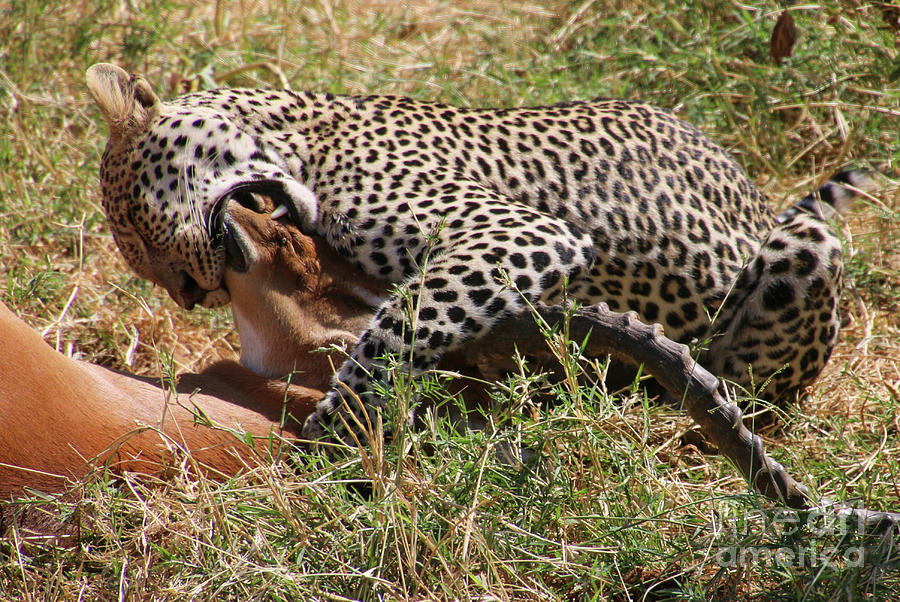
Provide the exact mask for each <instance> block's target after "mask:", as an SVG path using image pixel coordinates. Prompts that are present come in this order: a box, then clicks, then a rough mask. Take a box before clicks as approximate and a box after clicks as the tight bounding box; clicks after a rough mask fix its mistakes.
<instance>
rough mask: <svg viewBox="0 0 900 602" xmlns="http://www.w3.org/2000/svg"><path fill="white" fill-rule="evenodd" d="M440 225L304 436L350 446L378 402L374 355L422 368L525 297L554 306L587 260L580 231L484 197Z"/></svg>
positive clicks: (379, 365) (479, 333) (379, 370)
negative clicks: (331, 439)
mask: <svg viewBox="0 0 900 602" xmlns="http://www.w3.org/2000/svg"><path fill="white" fill-rule="evenodd" d="M470 209H471V206H470ZM484 215H489V216H491V220H487V221H486V220H483V219H482V218H481V217H480V216H484ZM443 223H444V224H445V226H444V227H443V228H442V229H439V230H440V231H439V234H438V235H437V240H438V242H437V244H435V245H434V246H433V247H432V248H431V252H430V255H429V257H428V259H427V261H425V262H423V263H422V264H420V266H419V270H420V271H419V273H417V274H416V275H415V276H413V277H412V278H411V279H408V280H407V281H406V282H405V283H404V284H402V286H401V287H400V290H399V292H398V293H397V294H395V295H393V296H392V297H391V298H390V299H389V300H388V301H387V302H386V303H385V304H384V305H383V306H382V307H381V308H380V309H379V310H378V312H377V314H376V316H375V318H374V319H373V320H372V322H371V323H370V324H369V327H368V329H367V330H366V332H365V333H363V335H362V336H361V338H360V340H359V342H358V343H357V345H356V346H355V348H354V349H353V351H352V352H351V355H350V358H349V359H348V360H347V361H346V362H345V363H344V364H343V365H342V366H341V368H340V370H339V372H338V373H337V375H336V383H335V386H334V388H333V389H332V390H331V391H330V392H329V393H328V395H327V396H326V397H325V398H324V399H323V400H322V401H321V402H320V403H319V404H318V407H317V410H316V412H315V413H314V414H313V415H312V416H310V417H309V418H308V419H307V421H306V424H305V425H304V428H303V435H304V437H305V438H307V439H310V440H317V439H323V438H328V437H329V436H333V437H335V438H337V439H342V440H344V441H345V442H347V443H353V442H354V441H353V437H350V436H349V433H348V431H347V427H348V426H349V428H350V430H351V431H353V433H354V434H355V435H356V436H357V438H358V439H359V441H360V442H365V441H366V439H365V438H363V437H364V435H363V431H364V430H365V429H366V428H367V425H368V424H374V418H375V414H376V412H377V410H378V409H379V408H383V407H384V401H383V399H381V398H380V397H379V396H378V395H377V394H376V393H375V392H374V391H373V386H372V384H373V382H374V381H386V380H387V379H388V378H389V377H390V375H389V374H388V373H387V370H386V368H385V366H384V364H383V362H382V361H381V360H380V359H379V358H383V357H385V356H386V355H388V354H391V355H393V356H394V357H396V358H397V359H398V360H399V361H400V366H401V368H400V369H401V370H405V371H407V372H408V373H409V374H411V375H417V374H421V373H422V372H424V371H426V370H429V369H431V368H434V367H435V366H436V364H437V362H438V360H439V359H440V358H441V356H442V355H443V353H444V352H446V351H450V350H453V349H456V348H458V347H459V346H460V345H461V344H463V343H467V342H470V341H472V340H476V339H479V338H480V337H483V336H484V335H485V334H487V333H488V332H489V331H490V330H491V328H492V327H493V326H494V325H495V324H496V323H497V322H499V321H500V320H502V319H503V318H506V317H508V316H510V315H513V314H515V313H518V312H520V311H522V310H523V309H524V308H525V306H526V301H525V300H526V299H527V300H528V301H534V300H542V301H546V302H558V300H559V298H560V295H561V293H562V288H563V286H564V282H565V281H566V280H570V281H571V280H572V279H576V278H578V277H579V275H580V274H581V273H582V272H584V271H586V270H587V269H589V268H590V266H591V265H592V263H593V260H594V249H593V244H592V243H591V240H590V238H589V237H588V236H587V235H585V234H583V233H581V232H580V231H578V230H577V229H575V228H573V227H572V226H570V225H568V224H566V223H565V222H562V221H561V220H556V219H554V218H551V217H548V216H546V215H543V214H541V213H539V212H536V211H534V210H531V209H528V208H526V207H519V206H516V205H512V204H510V203H506V202H498V200H497V199H494V198H490V197H488V198H484V199H481V201H480V203H479V207H478V211H477V212H473V211H471V210H469V211H466V214H465V215H458V214H454V213H452V212H449V213H447V214H445V215H444V217H443ZM446 224H451V225H452V227H450V226H447V225H446ZM425 225H427V224H425ZM509 283H512V284H513V285H514V286H509V285H508V284H509ZM348 411H349V412H350V413H348Z"/></svg>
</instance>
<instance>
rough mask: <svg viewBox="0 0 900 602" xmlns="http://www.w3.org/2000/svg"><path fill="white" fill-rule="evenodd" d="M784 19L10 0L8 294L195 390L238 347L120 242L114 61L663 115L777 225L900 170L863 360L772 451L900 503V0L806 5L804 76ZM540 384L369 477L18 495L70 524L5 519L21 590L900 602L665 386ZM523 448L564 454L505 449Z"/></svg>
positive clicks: (119, 361)
mask: <svg viewBox="0 0 900 602" xmlns="http://www.w3.org/2000/svg"><path fill="white" fill-rule="evenodd" d="M780 11H781V5H780V4H778V3H775V2H754V3H739V2H734V1H723V2H718V1H717V2H712V1H701V2H693V1H689V2H671V1H664V2H657V3H646V4H645V3H641V2H634V1H633V0H623V1H619V2H613V1H603V0H601V1H592V0H586V1H583V0H580V1H578V2H562V1H555V0H551V1H548V2H499V1H497V0H489V1H485V2H478V1H471V2H467V1H460V2H449V1H445V2H439V1H434V0H432V1H427V2H415V3H408V4H407V3H401V2H390V1H381V2H379V1H374V0H373V1H365V0H360V1H356V2H354V1H349V0H348V1H346V2H339V1H338V2H331V1H330V0H321V1H319V2H313V1H310V2H289V1H281V2H279V1H276V0H258V1H254V0H242V1H241V2H226V1H220V2H218V3H209V4H208V5H203V6H199V7H198V6H193V5H192V3H191V2H187V1H180V0H158V1H156V2H119V1H112V0H95V1H92V2H88V1H73V2H68V3H53V2H32V1H28V0H26V1H23V0H12V2H11V3H10V2H6V3H2V4H0V247H2V249H3V256H4V261H3V262H2V265H0V296H2V299H3V301H4V302H6V303H7V304H9V305H10V306H11V307H13V308H14V309H15V310H16V311H17V312H18V313H19V315H21V316H22V317H23V318H24V319H26V320H27V321H28V322H29V323H30V324H32V325H33V326H34V327H35V328H36V329H39V330H40V331H41V332H42V333H43V334H44V338H45V339H46V340H47V342H48V343H49V344H51V345H53V346H55V347H56V348H57V349H59V350H61V351H62V352H64V353H68V354H71V355H73V356H75V357H78V358H83V359H88V360H90V361H93V362H98V363H102V364H104V365H107V366H112V367H116V368H121V369H126V370H129V371H133V372H137V373H141V374H166V373H171V372H174V371H180V370H185V369H197V368H199V367H201V366H202V365H204V364H206V363H208V362H210V361H212V360H213V359H215V358H217V357H235V356H236V355H237V354H238V353H239V341H238V340H237V338H236V337H235V336H234V334H233V333H232V332H231V320H230V316H229V314H228V312H227V311H208V310H199V311H194V312H191V313H186V312H184V311H181V310H179V309H178V308H177V307H176V306H175V305H174V303H173V302H171V301H170V300H168V299H167V298H165V297H164V294H163V292H162V291H160V290H158V289H154V288H153V287H151V286H150V285H148V284H147V283H145V282H141V281H139V280H137V279H136V278H134V277H133V276H132V275H130V274H129V272H128V270H127V269H126V266H125V265H124V263H123V262H122V260H121V259H120V258H119V256H118V255H117V252H116V249H115V247H114V245H113V242H112V239H111V237H110V235H109V233H108V231H107V228H106V224H105V222H104V217H103V214H102V211H101V209H100V204H99V191H98V184H97V181H98V176H97V164H98V160H99V155H100V152H101V149H102V145H103V143H104V140H105V136H106V129H105V128H106V126H105V124H103V123H102V120H101V118H100V116H99V112H98V111H97V110H96V109H95V107H94V106H92V104H91V102H89V99H88V97H87V94H86V90H85V87H84V85H83V81H84V70H85V69H86V68H87V67H88V66H90V65H91V64H93V63H95V62H98V61H107V62H113V63H117V64H119V65H122V66H123V67H125V68H126V69H128V70H130V71H136V72H141V73H144V74H145V75H146V76H147V77H148V79H149V80H150V81H151V82H153V84H154V86H155V87H156V89H157V91H158V92H159V93H160V94H161V95H162V96H171V95H175V94H178V93H181V92H184V91H188V90H193V89H202V88H208V87H214V86H290V87H292V88H294V89H313V90H320V91H331V92H336V93H371V92H384V93H396V94H406V95H411V96H415V97H417V98H423V99H435V100H442V101H447V102H451V103H456V104H459V105H464V106H478V105H495V106H496V105H528V104H546V103H553V102H557V101H562V100H568V99H576V98H590V97H594V96H613V97H625V98H640V99H645V100H650V101H652V102H654V103H655V104H658V105H660V106H663V107H668V108H671V109H672V110H674V111H675V112H676V113H677V114H678V115H680V116H681V117H683V118H685V119H687V120H689V121H692V122H694V123H696V124H698V125H699V126H700V127H701V128H703V129H704V130H705V131H706V132H708V133H709V134H710V135H711V136H712V137H713V138H714V139H716V140H717V141H719V142H720V143H721V144H723V145H724V146H726V147H727V148H728V149H730V150H731V152H732V153H733V154H734V155H735V156H736V158H737V160H738V161H739V162H740V163H741V164H742V165H743V166H744V167H745V168H746V169H747V170H748V171H749V173H750V174H751V175H752V177H753V178H754V179H755V180H756V181H757V182H758V183H759V185H760V187H761V188H762V189H763V190H765V191H766V193H767V194H768V196H769V199H770V201H771V202H772V203H773V204H774V205H777V206H779V207H781V206H784V205H786V204H789V203H790V202H791V201H792V200H793V199H797V198H798V197H799V196H801V195H802V194H805V193H806V192H807V191H809V190H810V189H812V188H814V187H816V186H817V185H818V184H819V183H820V182H822V181H823V179H825V178H826V177H827V176H828V175H829V174H831V173H833V172H834V171H836V170H837V169H839V168H840V167H841V166H844V165H847V164H853V165H857V166H860V167H865V168H870V169H874V170H877V171H879V172H880V173H882V174H884V175H885V176H886V180H885V181H884V182H883V187H882V188H881V189H880V190H879V191H877V192H876V193H875V194H874V195H873V196H871V197H870V198H867V199H865V201H864V202H863V203H861V206H860V207H859V208H858V209H857V211H856V212H855V213H854V215H853V216H851V218H850V219H849V220H848V222H847V223H846V224H844V225H842V229H843V232H844V236H845V240H846V251H847V255H848V258H847V262H846V267H847V270H846V272H847V276H846V280H847V282H846V290H845V300H844V303H843V308H844V311H845V318H846V319H845V322H846V325H845V328H844V330H843V335H842V340H841V343H840V347H839V348H838V349H837V351H836V353H835V356H834V357H833V359H832V361H831V363H830V365H829V367H828V369H827V371H826V373H825V374H824V375H823V377H822V378H821V379H820V381H819V382H818V383H817V385H816V386H815V387H814V388H813V389H812V390H811V391H810V396H809V397H808V398H807V399H805V400H803V401H802V402H801V403H799V404H798V405H796V406H794V407H793V408H791V409H790V410H789V411H788V413H787V414H786V415H785V416H783V417H782V419H781V420H780V422H779V427H778V428H775V429H770V430H768V431H767V432H765V433H763V434H764V436H765V439H766V443H767V445H768V448H769V450H770V451H771V452H773V453H774V455H775V456H776V457H777V458H778V459H779V460H780V461H781V462H782V463H784V464H785V465H786V466H787V467H788V468H789V470H790V471H791V472H792V474H794V475H795V476H797V477H798V478H800V479H801V480H802V481H804V482H805V483H807V484H808V485H810V486H811V487H812V488H813V490H814V491H815V492H816V494H819V495H827V496H829V497H831V498H837V499H843V500H847V501H850V502H853V503H854V504H857V505H863V506H866V507H870V508H877V509H893V510H900V469H898V463H897V458H898V454H900V434H898V431H900V424H898V418H897V416H898V410H900V394H898V390H900V367H898V362H897V359H898V357H900V351H898V341H900V319H898V317H897V315H898V310H900V250H898V241H900V239H898V232H900V203H898V200H900V187H898V183H897V181H898V179H900V48H898V46H900V44H898V41H900V34H898V26H900V8H898V7H897V6H896V3H895V5H894V6H891V4H890V3H889V2H888V3H883V2H882V3H879V2H857V1H852V0H850V1H846V2H841V3H825V4H804V5H797V6H795V7H794V8H793V9H792V10H791V14H792V15H793V17H794V20H795V23H796V27H797V31H798V40H797V44H796V46H795V48H794V52H793V56H790V57H787V58H785V59H784V60H783V62H782V63H781V65H776V63H775V61H774V60H773V59H772V57H771V56H770V55H769V38H770V36H771V32H772V29H773V26H774V24H775V20H776V18H777V16H778V14H779V13H780ZM0 344H2V342H0ZM0 369H2V367H0ZM584 369H585V370H587V371H588V372H589V373H590V374H594V373H596V366H586V367H585V368H584ZM542 386H543V385H542V381H541V379H540V378H537V377H527V378H519V379H514V380H511V381H510V382H507V383H504V384H503V385H502V386H501V387H499V388H498V397H500V398H502V399H505V400H506V401H505V403H504V404H500V405H499V406H498V409H497V410H496V414H497V416H498V417H499V416H502V415H504V414H505V413H508V414H509V418H508V420H507V422H506V424H505V426H504V427H503V428H502V429H500V430H498V431H496V432H483V433H464V434H458V433H453V432H452V431H451V430H450V429H449V428H448V427H447V426H446V425H445V424H443V423H441V422H439V421H438V422H435V423H434V424H432V425H431V426H430V427H429V428H428V429H427V430H426V432H424V433H419V434H410V435H409V436H407V437H404V438H403V440H404V441H405V444H404V445H402V446H400V445H397V444H396V443H395V444H391V445H388V446H386V447H385V448H384V449H375V450H369V451H367V452H366V453H365V454H364V456H363V460H362V461H361V460H360V457H359V456H358V455H356V456H353V457H349V458H346V459H344V460H342V461H334V462H332V461H329V460H326V459H324V458H304V457H299V456H298V457H296V458H294V460H293V461H292V462H291V463H275V462H273V463H270V465H268V466H265V467H263V468H260V469H258V470H255V471H253V472H250V473H249V474H247V475H244V476H241V477H238V478H236V479H234V480H233V481H231V482H228V483H215V482H211V481H207V480H203V479H197V478H195V477H191V476H185V475H180V476H178V475H176V477H175V478H173V479H171V480H169V481H166V482H157V481H153V480H150V479H144V480H138V479H131V478H128V479H124V480H121V479H120V480H118V481H110V480H106V479H105V478H104V476H103V475H102V474H97V475H94V476H92V477H90V478H88V479H86V480H85V482H84V483H81V484H78V485H77V486H76V490H77V492H78V495H77V496H75V497H74V498H72V499H69V500H66V501H54V500H52V499H46V498H44V497H43V496H40V495H37V494H35V495H33V496H32V497H31V499H30V501H19V502H16V503H10V504H5V507H4V508H3V514H4V516H7V515H9V513H11V512H13V511H14V510H16V509H18V508H19V507H20V506H22V505H24V504H27V505H29V506H30V508H31V510H32V511H33V512H34V511H37V512H42V513H47V515H48V516H53V517H55V518H56V520H62V521H63V522H64V523H65V524H67V525H68V526H69V527H70V529H69V533H70V536H69V537H67V538H64V539H54V538H52V537H42V536H40V535H39V534H35V533H32V532H29V531H27V530H23V529H17V528H15V527H14V526H13V523H8V522H7V523H4V527H3V528H4V532H3V533H2V539H0V597H2V598H8V599H143V598H153V599H166V598H170V599H193V598H199V599H238V600H247V599H296V600H310V599H323V600H344V599H479V600H495V599H496V600H511V599H605V598H607V597H612V598H616V599H661V598H671V599H683V598H699V599H705V598H716V597H727V598H779V599H822V598H825V599H832V598H834V599H843V598H849V599H858V598H860V597H862V598H872V599H879V598H888V597H894V596H897V595H898V594H900V574H898V558H897V553H896V551H894V550H892V549H890V548H889V547H886V546H885V545H884V544H883V542H882V541H881V540H879V539H878V538H863V537H861V536H859V535H858V534H856V533H854V532H853V530H852V529H850V528H844V527H842V526H840V525H829V524H825V525H823V524H822V522H821V521H813V520H808V519H807V518H808V517H805V516H800V517H799V519H800V523H801V526H800V527H796V526H794V525H792V524H789V523H788V522H787V521H786V520H783V517H779V516H778V515H777V514H773V513H772V510H773V509H774V508H773V506H772V505H771V504H770V503H768V502H766V501H764V500H761V499H759V498H758V497H757V496H755V495H753V494H752V493H750V492H748V491H747V487H746V485H745V483H744V482H743V481H742V479H741V478H740V477H739V475H738V474H737V472H736V470H735V469H734V468H733V467H732V466H731V465H730V464H729V463H728V462H727V461H725V460H723V459H722V458H720V457H718V456H715V455H707V454H703V453H701V451H700V449H699V447H702V445H699V444H695V443H692V442H696V438H693V437H686V436H685V434H686V433H687V432H688V431H690V429H691V425H690V422H689V421H688V420H687V419H685V418H684V417H683V416H682V415H681V413H680V412H678V411H677V410H675V409H673V408H669V407H658V406H655V405H652V404H648V403H647V402H646V400H645V399H644V398H643V397H642V394H641V393H640V392H639V391H638V392H637V393H635V392H633V391H624V392H620V393H619V394H617V395H611V394H608V393H607V392H606V391H604V389H603V388H602V387H599V386H598V387H594V388H581V389H579V388H577V387H568V386H566V383H563V385H562V386H560V387H559V388H558V390H557V391H556V393H555V395H556V397H557V398H558V399H559V403H558V404H557V405H555V406H554V407H553V408H552V409H543V410H540V411H536V412H510V411H509V408H510V407H521V406H523V405H524V406H527V404H528V400H529V399H530V398H531V397H532V395H533V393H534V391H536V390H538V389H539V388H540V387H542ZM398 393H399V394H400V395H403V394H405V391H402V390H401V391H398ZM23 411H27V408H23ZM0 428H2V425H0ZM509 441H511V442H513V443H514V444H516V445H518V444H519V443H521V444H523V445H525V446H527V447H529V448H531V449H532V450H535V452H536V461H535V462H533V463H529V464H527V465H525V466H521V465H518V466H517V465H510V464H508V463H503V462H501V461H500V460H498V458H497V456H496V455H495V454H494V453H493V450H494V449H495V448H496V447H497V446H499V445H500V444H501V443H502V442H509ZM351 480H356V481H363V482H365V483H367V484H368V485H370V486H371V488H372V491H373V493H372V495H371V496H369V497H366V498H365V499H364V498H362V497H360V496H358V495H357V494H356V493H354V491H357V490H358V489H355V488H353V487H348V486H347V485H346V483H347V482H348V481H351ZM73 500H74V501H73ZM739 552H743V557H739V558H736V556H739V554H738V553H739ZM800 554H803V556H802V557H801V556H800ZM860 555H862V557H860ZM740 559H743V560H744V561H745V562H738V560H740Z"/></svg>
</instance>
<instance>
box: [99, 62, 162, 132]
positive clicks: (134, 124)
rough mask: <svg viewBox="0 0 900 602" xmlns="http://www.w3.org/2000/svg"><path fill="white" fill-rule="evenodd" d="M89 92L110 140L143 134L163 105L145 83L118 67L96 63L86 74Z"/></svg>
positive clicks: (145, 81) (142, 79) (138, 77)
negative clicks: (104, 122) (99, 111)
mask: <svg viewBox="0 0 900 602" xmlns="http://www.w3.org/2000/svg"><path fill="white" fill-rule="evenodd" d="M85 80H86V82H87V87H88V90H90V92H91V96H93V97H94V101H95V102H96V103H97V106H99V107H100V110H101V111H102V112H103V116H104V117H105V118H106V121H107V122H108V123H109V137H110V138H121V137H128V136H133V135H135V134H138V133H141V132H144V131H146V130H147V129H148V128H149V127H150V124H151V123H152V122H153V120H154V119H156V117H157V116H159V113H160V108H161V106H162V103H161V102H160V100H159V97H158V96H157V95H156V94H155V93H154V92H153V88H151V87H150V84H148V83H147V80H145V79H144V78H142V77H140V76H132V75H129V74H128V73H127V72H126V71H125V70H124V69H122V68H121V67H117V66H116V65H110V64H108V63H98V64H96V65H94V66H93V67H91V68H90V69H88V70H87V73H86V74H85Z"/></svg>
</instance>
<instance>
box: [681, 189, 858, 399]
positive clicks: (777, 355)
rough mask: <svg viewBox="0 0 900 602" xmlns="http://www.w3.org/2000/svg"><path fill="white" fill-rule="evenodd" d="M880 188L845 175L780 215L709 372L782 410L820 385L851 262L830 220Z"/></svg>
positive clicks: (714, 345) (715, 346)
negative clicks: (845, 268)
mask: <svg viewBox="0 0 900 602" xmlns="http://www.w3.org/2000/svg"><path fill="white" fill-rule="evenodd" d="M873 184H874V181H873V180H872V179H871V178H870V177H869V176H868V175H867V174H865V173H864V172H860V171H845V172H841V173H839V174H837V175H836V176H835V177H834V178H832V179H831V180H829V181H828V182H826V184H825V185H824V186H822V188H820V189H819V190H818V191H817V192H816V193H814V194H812V195H809V196H807V197H805V198H803V199H802V200H801V201H800V202H798V203H797V204H796V205H794V206H793V207H791V208H789V209H788V210H786V211H784V212H783V213H781V214H779V216H778V218H777V222H778V223H777V224H776V226H775V227H774V228H773V229H772V231H771V232H770V233H769V235H768V237H767V238H766V240H765V241H764V242H763V244H762V246H761V247H760V250H759V252H758V253H757V255H756V256H755V257H754V258H753V259H752V260H751V261H750V262H749V263H748V264H747V265H746V266H745V268H744V269H743V270H742V272H741V274H740V275H739V276H738V278H737V280H736V282H735V284H734V286H733V287H732V290H731V291H730V293H729V294H728V296H727V297H726V299H725V301H724V302H723V303H722V306H721V307H720V309H719V311H718V314H717V316H716V317H715V319H714V321H713V325H712V328H711V331H710V336H709V337H707V342H708V348H707V349H706V350H705V351H704V352H702V354H701V357H700V360H699V361H700V363H701V364H702V365H703V366H704V367H706V368H707V369H709V370H710V371H711V372H712V373H713V374H716V375H717V376H719V377H720V378H724V379H725V380H726V381H730V382H733V383H735V384H737V385H738V386H739V387H740V389H742V390H743V391H746V392H748V393H750V396H749V397H750V398H756V399H761V400H763V401H765V402H769V403H774V404H777V405H783V404H784V403H787V402H789V401H790V400H791V399H792V398H793V397H795V396H796V395H797V393H799V392H800V391H802V390H803V389H805V388H806V387H807V386H808V385H809V384H811V383H812V382H813V381H814V380H815V379H816V377H817V376H818V375H819V374H820V373H821V371H822V369H823V368H824V367H825V364H826V362H827V361H828V358H829V357H830V356H831V353H832V351H833V350H834V346H835V343H836V341H837V336H838V330H839V328H840V316H839V313H838V303H839V300H840V295H841V282H842V271H843V255H842V250H841V242H840V239H839V238H838V236H837V234H836V233H835V231H834V230H833V229H832V228H831V226H829V225H828V223H826V221H825V220H826V219H829V218H831V217H833V216H834V215H835V214H836V213H839V212H843V211H846V210H847V209H849V208H850V207H851V206H852V204H853V199H854V198H855V197H856V196H858V191H860V190H868V189H870V188H871V187H872V186H873ZM745 405H746V404H745Z"/></svg>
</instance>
